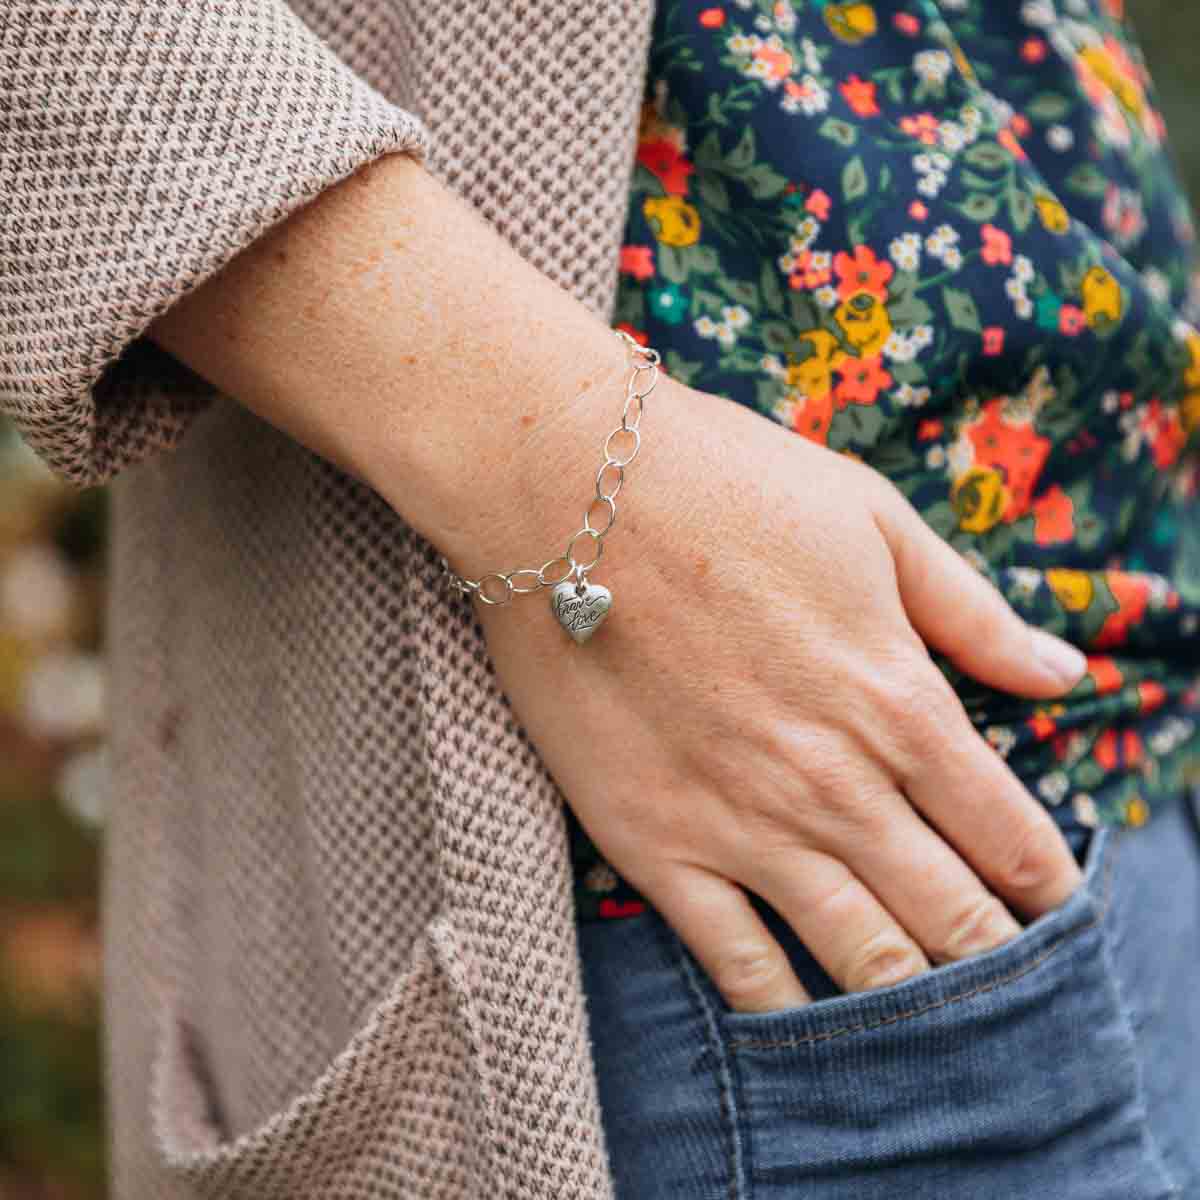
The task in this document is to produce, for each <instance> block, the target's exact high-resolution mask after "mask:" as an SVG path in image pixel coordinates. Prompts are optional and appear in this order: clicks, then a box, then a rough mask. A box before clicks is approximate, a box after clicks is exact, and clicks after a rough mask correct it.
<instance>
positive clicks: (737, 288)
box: [717, 275, 759, 311]
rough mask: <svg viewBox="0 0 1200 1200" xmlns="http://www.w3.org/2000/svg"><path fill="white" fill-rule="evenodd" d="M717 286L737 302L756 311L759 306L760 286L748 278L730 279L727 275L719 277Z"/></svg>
mask: <svg viewBox="0 0 1200 1200" xmlns="http://www.w3.org/2000/svg"><path fill="white" fill-rule="evenodd" d="M717 287H719V288H720V289H721V291H723V292H724V293H725V294H726V295H727V296H728V297H729V298H730V299H731V300H732V301H733V302H734V303H735V304H742V305H744V306H745V307H746V308H749V309H751V310H753V311H756V310H757V309H758V307H759V300H758V288H757V287H756V286H755V285H754V284H753V283H751V282H750V280H748V279H730V278H729V277H728V276H727V275H721V276H718V277H717Z"/></svg>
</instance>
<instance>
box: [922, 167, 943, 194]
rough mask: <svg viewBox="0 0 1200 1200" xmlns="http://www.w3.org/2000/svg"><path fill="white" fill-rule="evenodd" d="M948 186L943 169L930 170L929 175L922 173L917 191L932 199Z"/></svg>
mask: <svg viewBox="0 0 1200 1200" xmlns="http://www.w3.org/2000/svg"><path fill="white" fill-rule="evenodd" d="M945 186H946V176H945V175H944V174H942V172H941V171H930V173H929V174H928V175H922V176H921V178H920V179H918V180H917V191H918V192H920V193H921V195H922V196H928V197H929V198H930V199H931V200H932V199H933V198H935V197H936V196H937V195H938V194H939V193H940V192H941V190H942V188H944V187H945Z"/></svg>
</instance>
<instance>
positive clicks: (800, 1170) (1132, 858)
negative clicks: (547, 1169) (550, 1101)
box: [579, 792, 1200, 1200]
mask: <svg viewBox="0 0 1200 1200" xmlns="http://www.w3.org/2000/svg"><path fill="white" fill-rule="evenodd" d="M1078 854H1079V855H1080V858H1081V862H1082V864H1083V867H1084V882H1083V884H1082V885H1081V886H1080V888H1079V889H1078V890H1077V891H1076V892H1075V893H1074V894H1073V895H1072V896H1071V897H1070V898H1069V899H1068V900H1067V901H1066V902H1065V903H1064V904H1063V905H1061V906H1060V907H1059V908H1057V909H1055V910H1054V911H1052V912H1049V913H1046V914H1044V915H1043V916H1042V917H1040V918H1038V919H1037V920H1036V921H1033V922H1031V923H1030V924H1028V925H1026V926H1025V927H1024V928H1023V929H1022V932H1021V933H1020V934H1019V935H1018V936H1017V937H1016V938H1015V939H1014V940H1012V941H1010V942H1009V943H1008V944H1006V945H1004V946H1001V947H999V948H998V949H996V950H993V951H990V952H988V953H987V954H983V955H979V956H976V957H975V958H972V959H967V960H964V961H961V962H956V963H951V964H948V965H943V966H938V967H934V968H933V969H932V970H930V971H928V972H926V973H925V974H924V975H922V976H920V977H918V978H916V979H911V980H908V981H906V982H904V983H901V984H899V985H896V986H893V987H888V988H883V989H879V990H875V991H869V992H856V993H844V992H841V991H839V990H838V988H837V987H836V986H835V985H834V984H833V982H832V981H831V980H830V979H829V977H828V976H827V975H826V974H825V972H824V971H822V970H821V968H820V967H819V966H818V965H817V963H816V962H815V960H814V959H813V958H812V957H811V956H810V955H809V954H808V953H807V951H806V950H805V949H804V946H803V944H802V943H801V942H800V940H799V938H798V937H797V936H796V935H795V934H794V933H793V932H792V931H791V929H790V927H789V926H787V925H786V924H785V923H784V922H783V920H782V918H780V917H779V915H778V914H777V913H776V912H775V911H774V910H773V909H772V908H771V907H770V906H769V905H768V904H767V903H766V902H765V901H763V900H762V899H761V897H758V896H756V895H751V900H752V902H753V903H754V905H755V907H756V908H757V910H758V911H759V913H760V914H761V915H762V916H763V917H764V919H765V920H766V921H767V924H768V926H769V927H770V928H771V930H772V932H773V933H775V935H776V936H777V937H778V938H779V940H780V942H781V943H782V945H783V946H784V947H785V948H786V950H787V952H788V954H789V957H790V958H791V961H792V963H793V966H794V967H795V969H796V972H797V974H798V975H799V977H800V979H801V981H802V982H804V983H805V984H806V986H807V987H808V988H809V990H810V992H811V994H812V995H813V996H814V997H815V999H814V1002H813V1003H812V1004H810V1005H807V1006H804V1007H799V1008H790V1009H784V1010H781V1011H777V1012H773V1013H739V1012H734V1011H733V1010H732V1009H730V1008H729V1006H728V1005H727V1004H726V1003H725V1001H724V1000H723V998H722V997H721V995H720V993H719V992H718V991H717V990H716V988H715V986H714V985H713V984H712V982H711V980H710V979H709V977H708V975H707V973H706V972H705V971H704V969H703V968H702V967H701V966H700V965H699V963H698V962H697V960H696V959H695V958H694V957H693V956H692V954H691V952H690V951H689V950H688V948H687V947H686V946H685V945H684V943H683V942H682V941H681V940H680V939H679V937H678V936H677V935H676V934H675V932H674V930H673V929H672V928H671V927H670V926H669V925H667V923H666V922H665V921H664V920H663V918H662V917H660V916H659V915H658V913H657V912H656V911H655V910H654V909H653V908H648V909H647V911H646V912H644V913H642V914H640V915H638V916H633V917H628V918H624V919H617V920H608V921H592V922H586V923H581V925H580V927H579V937H580V948H581V953H582V956H583V966H584V981H585V988H586V992H587V1000H588V1011H589V1020H590V1027H591V1034H592V1038H593V1047H594V1052H595V1059H596V1067H597V1071H598V1079H599V1087H600V1100H601V1106H602V1110H603V1118H604V1127H605V1135H606V1140H607V1143H608V1150H609V1156H610V1161H611V1164H612V1168H613V1173H614V1177H615V1181H616V1185H617V1197H618V1200H785V1198H786V1200H950V1198H951V1197H953V1200H1023V1198H1025V1197H1029V1198H1030V1200H1033V1198H1034V1197H1036V1198H1037V1200H1085V1198H1086V1200H1165V1198H1167V1197H1178V1198H1181V1200H1200V792H1197V793H1195V794H1193V795H1192V796H1189V797H1180V798H1178V799H1177V800H1175V801H1172V802H1168V803H1166V804H1164V805H1162V806H1161V807H1160V809H1159V810H1158V811H1156V813H1155V814H1154V816H1153V818H1152V819H1151V820H1150V822H1149V823H1148V824H1147V825H1145V826H1143V827H1142V828H1140V829H1113V828H1100V829H1098V830H1096V831H1095V832H1092V833H1090V834H1089V835H1088V837H1087V839H1086V842H1084V843H1082V844H1081V845H1080V846H1079V849H1078Z"/></svg>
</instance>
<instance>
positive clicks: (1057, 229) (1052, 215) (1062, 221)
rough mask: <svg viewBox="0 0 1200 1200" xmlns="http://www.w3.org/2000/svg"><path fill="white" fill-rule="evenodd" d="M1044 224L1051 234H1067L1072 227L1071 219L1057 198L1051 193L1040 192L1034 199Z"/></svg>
mask: <svg viewBox="0 0 1200 1200" xmlns="http://www.w3.org/2000/svg"><path fill="white" fill-rule="evenodd" d="M1033 203H1034V206H1035V207H1036V208H1037V214H1038V216H1039V217H1040V218H1041V221H1042V224H1043V225H1044V226H1045V227H1046V228H1047V229H1048V230H1049V231H1050V232H1051V233H1066V232H1067V230H1068V229H1070V227H1071V217H1070V214H1069V213H1068V212H1067V210H1066V209H1065V208H1063V206H1062V203H1061V202H1060V201H1059V200H1058V198H1057V197H1055V196H1052V195H1051V194H1050V193H1049V192H1038V193H1037V195H1035V196H1034V198H1033Z"/></svg>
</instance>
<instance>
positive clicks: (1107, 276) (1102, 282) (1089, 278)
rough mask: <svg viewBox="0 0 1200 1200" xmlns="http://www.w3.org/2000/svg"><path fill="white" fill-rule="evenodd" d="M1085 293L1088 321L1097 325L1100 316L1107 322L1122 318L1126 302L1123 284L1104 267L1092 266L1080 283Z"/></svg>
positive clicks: (1081, 290)
mask: <svg viewBox="0 0 1200 1200" xmlns="http://www.w3.org/2000/svg"><path fill="white" fill-rule="evenodd" d="M1079 290H1080V292H1082V294H1083V311H1084V315H1085V316H1086V317H1087V323H1088V324H1089V325H1092V326H1095V325H1096V324H1097V323H1098V322H1099V321H1100V318H1104V323H1105V324H1115V323H1116V322H1117V321H1119V320H1120V319H1121V313H1122V311H1123V310H1124V303H1123V300H1122V297H1121V285H1120V284H1119V283H1118V282H1117V281H1116V280H1115V279H1114V278H1113V277H1112V273H1111V272H1110V271H1107V270H1105V268H1104V267H1092V269H1091V270H1090V271H1088V273H1087V274H1086V275H1085V276H1084V277H1083V282H1082V283H1081V284H1080V285H1079Z"/></svg>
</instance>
